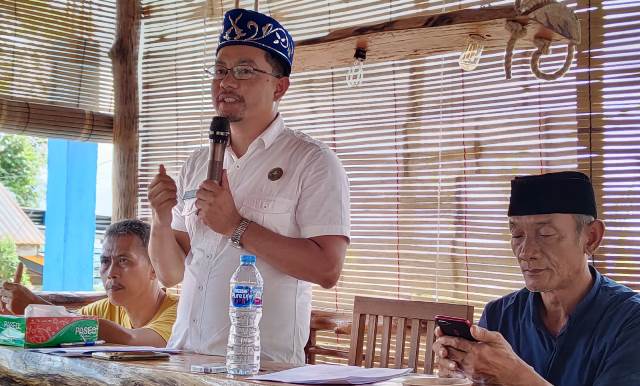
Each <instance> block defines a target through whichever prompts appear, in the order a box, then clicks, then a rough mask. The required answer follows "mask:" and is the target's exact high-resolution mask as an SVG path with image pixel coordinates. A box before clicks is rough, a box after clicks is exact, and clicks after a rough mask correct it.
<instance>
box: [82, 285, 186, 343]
mask: <svg viewBox="0 0 640 386" xmlns="http://www.w3.org/2000/svg"><path fill="white" fill-rule="evenodd" d="M177 305H178V297H177V296H175V295H171V294H166V296H165V297H164V300H163V301H162V304H161V305H160V309H159V310H158V312H156V314H155V315H154V317H153V318H152V319H151V321H149V323H147V324H146V325H145V326H142V327H141V328H150V329H152V330H153V331H155V332H157V333H158V334H159V335H160V336H161V337H162V338H163V339H164V340H165V341H168V340H169V337H170V336H171V329H172V328H173V323H174V322H175V321H176V309H177ZM80 313H81V314H82V315H88V316H97V317H98V318H102V319H107V320H110V321H112V322H114V323H117V324H119V325H121V326H122V327H124V328H130V329H132V328H133V326H132V325H131V320H130V319H129V315H127V312H126V311H125V309H124V307H120V306H114V305H113V304H111V303H109V299H108V298H107V299H102V300H98V301H96V302H93V303H91V304H87V305H86V306H84V307H82V308H81V309H80Z"/></svg>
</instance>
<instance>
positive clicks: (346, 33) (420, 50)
mask: <svg viewBox="0 0 640 386" xmlns="http://www.w3.org/2000/svg"><path fill="white" fill-rule="evenodd" d="M507 20H517V21H518V22H520V24H523V25H527V26H528V27H527V29H528V33H527V36H526V37H525V38H523V39H520V40H519V41H518V45H517V46H516V47H533V44H532V41H533V37H534V36H540V37H546V38H551V39H553V40H561V41H567V39H566V38H564V37H563V36H560V35H558V34H557V33H555V32H553V31H551V30H550V29H548V28H546V27H544V26H543V25H541V24H539V23H538V22H536V21H534V20H530V19H529V18H527V17H522V16H517V14H516V11H515V9H514V8H513V7H512V6H500V7H487V8H480V9H463V10H460V11H454V12H447V13H440V14H436V15H429V16H413V17H408V18H403V19H399V20H395V21H392V22H387V23H380V24H375V25H369V26H359V27H353V28H345V29H341V30H337V31H333V32H332V33H330V34H328V35H326V36H323V37H319V38H314V39H307V40H303V41H301V42H298V43H297V44H296V54H295V59H294V65H293V67H294V71H295V72H304V71H311V70H323V69H325V70H326V69H328V68H332V67H333V68H336V67H348V66H350V65H351V64H352V63H353V54H354V53H355V49H356V47H364V48H366V49H367V59H366V62H365V63H378V62H385V61H392V60H401V59H410V58H421V57H424V56H426V55H430V54H433V53H438V52H450V51H456V50H459V51H462V50H463V49H464V47H465V45H466V39H467V37H468V36H469V35H470V34H477V35H481V36H483V37H484V38H485V39H486V42H485V49H487V50H490V49H501V50H504V48H505V46H506V44H507V40H508V39H509V33H508V32H507V31H506V30H505V27H504V26H505V22H506V21H507Z"/></svg>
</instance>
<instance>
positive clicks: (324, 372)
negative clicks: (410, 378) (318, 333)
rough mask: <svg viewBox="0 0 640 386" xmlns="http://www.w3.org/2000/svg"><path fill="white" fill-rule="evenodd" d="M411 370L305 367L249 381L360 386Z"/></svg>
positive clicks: (332, 366) (330, 366)
mask: <svg viewBox="0 0 640 386" xmlns="http://www.w3.org/2000/svg"><path fill="white" fill-rule="evenodd" d="M412 370H413V369H387V368H368V369H365V368H362V367H357V366H341V365H307V366H302V367H296V368H293V369H289V370H284V371H278V372H275V373H270V374H264V375H257V376H254V377H251V378H249V379H253V380H260V381H275V382H286V383H307V384H314V385H317V384H326V383H328V384H347V385H361V384H365V383H374V382H381V381H386V380H388V379H391V378H395V377H400V376H403V375H406V374H408V373H410V372H411V371H412Z"/></svg>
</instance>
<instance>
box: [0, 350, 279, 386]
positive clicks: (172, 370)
mask: <svg viewBox="0 0 640 386" xmlns="http://www.w3.org/2000/svg"><path fill="white" fill-rule="evenodd" d="M203 363H224V358H223V357H217V356H207V355H198V354H179V355H171V358H170V359H169V360H152V361H129V362H116V361H105V360H100V359H93V358H71V357H61V356H56V355H48V354H41V353H37V352H33V351H29V350H25V349H22V348H18V347H9V346H0V385H15V384H18V385H51V386H63V385H74V386H75V385H87V386H93V385H132V386H133V385H135V386H142V385H172V386H182V385H225V386H246V385H256V384H262V385H268V384H272V383H269V382H259V381H249V380H246V377H240V376H232V375H228V374H194V373H191V372H190V369H191V365H192V364H203ZM290 367H291V365H285V364H278V363H274V362H266V363H264V364H263V368H264V369H263V370H261V371H279V370H284V369H287V368H290Z"/></svg>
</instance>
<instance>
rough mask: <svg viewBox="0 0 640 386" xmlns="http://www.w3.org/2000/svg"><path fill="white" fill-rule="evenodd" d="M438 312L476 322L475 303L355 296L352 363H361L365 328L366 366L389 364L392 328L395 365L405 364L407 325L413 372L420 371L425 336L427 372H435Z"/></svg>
mask: <svg viewBox="0 0 640 386" xmlns="http://www.w3.org/2000/svg"><path fill="white" fill-rule="evenodd" d="M436 315H450V316H456V317H460V318H465V319H468V320H471V321H473V306H467V305H463V304H448V303H433V302H423V301H410V300H394V299H378V298H367V297H361V296H356V297H355V299H354V303H353V322H352V328H351V344H350V349H349V365H352V366H362V361H363V344H364V340H365V331H366V333H367V334H366V335H367V339H366V341H367V345H366V351H365V353H364V366H365V367H373V366H374V362H378V363H379V367H389V364H390V363H389V361H390V353H391V349H390V346H391V338H392V335H393V331H392V330H395V354H394V358H393V367H395V368H401V367H403V362H404V357H405V351H406V350H405V340H406V336H407V335H405V333H406V332H407V325H409V326H410V327H409V330H408V331H409V334H410V335H409V336H410V341H409V350H408V356H409V357H408V361H407V364H406V365H407V366H408V367H411V368H413V369H414V372H416V373H417V372H418V365H419V360H418V358H419V354H420V340H421V336H424V337H425V342H426V344H425V345H423V346H425V355H424V358H425V360H424V373H425V374H432V373H433V352H432V346H433V341H434V335H433V330H434V329H435V322H434V318H435V316H436ZM379 317H381V319H382V332H381V335H382V336H381V340H380V341H381V347H380V356H379V358H376V357H375V354H376V335H377V332H378V327H379V325H378V323H379ZM367 319H368V321H367ZM394 327H395V328H394ZM376 359H379V360H376Z"/></svg>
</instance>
